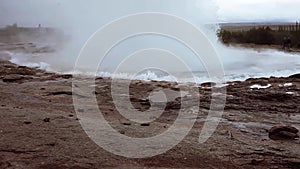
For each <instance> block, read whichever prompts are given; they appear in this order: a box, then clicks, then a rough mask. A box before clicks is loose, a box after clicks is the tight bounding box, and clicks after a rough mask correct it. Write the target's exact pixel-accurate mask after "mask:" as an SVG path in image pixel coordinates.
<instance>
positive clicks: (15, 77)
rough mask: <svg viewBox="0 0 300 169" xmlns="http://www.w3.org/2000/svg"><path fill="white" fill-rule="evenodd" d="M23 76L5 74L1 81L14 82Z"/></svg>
mask: <svg viewBox="0 0 300 169" xmlns="http://www.w3.org/2000/svg"><path fill="white" fill-rule="evenodd" d="M22 78H23V77H22V76H21V75H18V74H11V75H6V76H4V78H3V82H15V81H18V80H21V79H22Z"/></svg>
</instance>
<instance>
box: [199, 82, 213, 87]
mask: <svg viewBox="0 0 300 169" xmlns="http://www.w3.org/2000/svg"><path fill="white" fill-rule="evenodd" d="M200 86H201V87H214V86H216V83H214V82H207V83H202V84H201V85H200Z"/></svg>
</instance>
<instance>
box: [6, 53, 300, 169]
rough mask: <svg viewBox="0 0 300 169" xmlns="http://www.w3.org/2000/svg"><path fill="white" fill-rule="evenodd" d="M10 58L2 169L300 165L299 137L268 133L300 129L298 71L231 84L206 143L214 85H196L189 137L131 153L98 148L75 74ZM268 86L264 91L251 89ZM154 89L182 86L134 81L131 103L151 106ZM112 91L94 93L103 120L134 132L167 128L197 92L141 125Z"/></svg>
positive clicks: (103, 85) (103, 86)
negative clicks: (156, 151)
mask: <svg viewBox="0 0 300 169" xmlns="http://www.w3.org/2000/svg"><path fill="white" fill-rule="evenodd" d="M7 59H9V58H8V57H7V56H0V60H1V61H0V117H1V118H0V168H33V169H47V168H48V169H50V168H51V169H60V168H86V169H90V168H274V169H275V168H295V169H296V168H300V141H299V140H297V139H290V140H287V139H286V140H285V139H282V140H271V139H270V138H269V137H268V135H269V133H268V131H269V130H270V129H271V128H272V127H273V126H277V125H291V126H294V127H296V128H297V129H300V104H299V103H300V75H299V74H298V75H294V76H291V77H286V78H268V79H267V78H261V79H249V80H247V81H244V82H231V83H228V84H227V85H228V86H227V87H226V88H227V102H226V106H225V112H224V115H223V118H222V121H221V123H220V125H219V126H218V128H217V130H216V131H215V133H214V134H213V136H212V137H211V138H210V139H209V140H208V141H207V142H206V143H204V144H199V143H198V136H199V133H200V130H201V128H202V127H203V124H204V122H205V119H206V116H207V111H208V109H209V106H210V103H211V96H212V92H211V87H213V86H212V85H213V84H212V85H211V84H202V85H198V86H197V87H198V89H199V92H200V94H201V103H200V110H201V111H200V112H199V114H198V115H197V118H196V120H197V122H196V124H195V125H194V127H193V129H192V130H191V131H190V133H189V135H188V136H187V137H186V138H185V139H184V140H183V141H182V142H181V143H180V144H178V145H177V146H176V147H174V148H173V149H171V150H169V151H168V152H166V153H165V154H162V155H158V156H155V157H151V158H145V159H128V158H123V157H120V156H116V155H113V154H111V153H109V152H107V151H105V150H104V149H102V148H101V147H99V146H97V145H96V144H95V143H94V142H93V141H92V140H91V139H90V138H89V137H88V136H87V135H86V133H85V132H84V130H83V129H82V128H81V125H80V123H79V122H80V120H81V119H79V118H77V115H76V113H75V112H76V111H75V109H74V106H73V99H72V94H73V93H72V76H71V75H57V74H54V73H49V72H45V71H42V70H37V69H32V68H27V67H23V66H18V65H15V64H12V63H10V62H8V61H5V60H7ZM119 83H120V85H122V81H120V82H119ZM268 84H271V86H270V87H268V88H265V89H257V88H251V86H252V87H253V85H261V86H267V85H268ZM183 85H188V84H183ZM156 87H161V88H164V89H170V90H174V91H178V90H179V88H178V84H176V83H169V82H155V81H153V82H143V81H132V83H131V87H130V94H131V101H132V104H133V105H134V107H135V108H136V109H139V110H147V109H148V108H149V105H150V104H149V101H148V100H145V99H144V98H147V97H148V95H149V92H151V91H152V90H153V89H154V88H156ZM110 91H111V79H107V78H98V79H97V80H96V92H95V94H96V96H97V100H98V103H99V108H100V109H101V111H102V112H103V114H104V115H105V118H106V119H107V120H108V121H110V122H111V125H112V126H113V127H114V128H115V129H116V130H118V131H119V132H120V133H122V134H125V135H128V136H133V137H149V136H153V135H155V134H156V133H160V132H162V131H165V130H166V128H168V127H169V126H170V125H171V124H172V123H173V122H174V120H175V118H176V117H177V114H178V111H179V108H180V99H187V101H191V102H193V101H194V100H193V98H192V97H185V98H179V99H175V100H173V101H170V102H169V103H168V106H167V107H166V109H165V112H164V114H163V116H162V117H161V118H160V119H158V120H156V121H154V122H152V123H149V125H146V126H141V125H139V124H137V123H132V122H128V121H127V122H126V123H124V119H123V118H122V117H121V115H120V114H119V113H118V111H117V110H116V109H115V107H114V104H113V101H112V96H111V92H110ZM75 97H78V96H75ZM77 111H80V110H77Z"/></svg>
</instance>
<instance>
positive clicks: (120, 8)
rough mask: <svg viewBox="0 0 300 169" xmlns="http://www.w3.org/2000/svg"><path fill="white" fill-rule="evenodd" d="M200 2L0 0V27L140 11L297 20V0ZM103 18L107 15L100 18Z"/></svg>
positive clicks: (299, 2) (230, 18)
mask: <svg viewBox="0 0 300 169" xmlns="http://www.w3.org/2000/svg"><path fill="white" fill-rule="evenodd" d="M204 1H205V0H185V1H184V0H164V1H162V0H0V26H4V25H7V24H12V23H14V22H17V23H18V24H19V25H26V26H29V25H38V24H39V23H42V24H44V25H45V24H46V25H53V24H55V23H61V24H64V23H66V22H68V21H72V20H73V21H74V20H77V21H78V20H82V22H83V23H84V21H85V20H86V18H84V17H81V16H84V15H86V16H93V17H94V18H99V20H101V23H106V22H109V21H110V20H111V19H115V18H116V17H120V16H122V15H126V14H130V13H135V12H144V11H156V12H157V11H162V12H171V13H172V14H179V15H182V16H183V17H195V18H196V16H197V15H198V16H202V15H210V14H208V13H216V11H218V13H217V14H218V20H217V22H221V21H224V22H237V21H257V20H259V21H261V20H293V21H294V20H300V12H299V11H300V0H215V1H217V4H218V8H219V9H218V10H217V9H215V10H214V9H213V8H207V9H206V10H205V9H204V8H203V6H209V5H211V4H212V3H209V2H204ZM207 1H210V0H207ZM211 1H214V0H211ZM195 3H196V5H195ZM185 5H186V6H185ZM196 6H197V7H196ZM186 7H187V9H186ZM100 11H101V12H100ZM191 11H192V12H191ZM76 15H77V16H76ZM104 15H107V16H105V17H104ZM211 16H213V15H211ZM211 16H208V17H211ZM208 21H211V20H208Z"/></svg>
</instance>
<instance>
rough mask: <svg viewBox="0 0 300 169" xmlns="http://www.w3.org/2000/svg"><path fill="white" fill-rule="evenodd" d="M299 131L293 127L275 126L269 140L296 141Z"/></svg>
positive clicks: (270, 132)
mask: <svg viewBox="0 0 300 169" xmlns="http://www.w3.org/2000/svg"><path fill="white" fill-rule="evenodd" d="M298 132H299V130H298V129H296V128H295V127H292V126H275V127H272V128H271V129H270V130H269V138H270V139H273V140H280V139H290V140H291V139H296V138H299V136H298Z"/></svg>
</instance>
